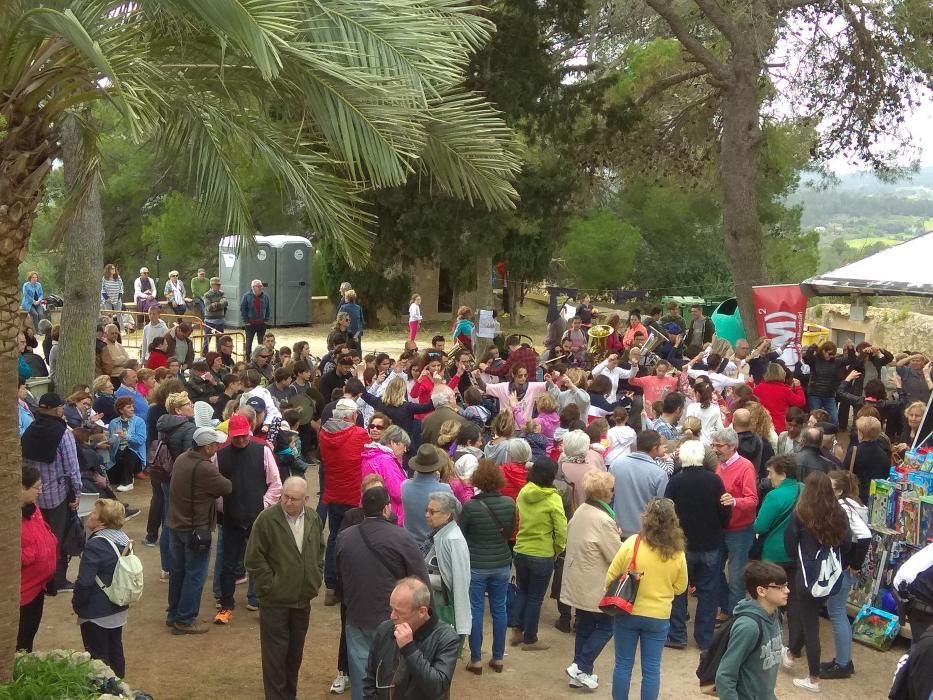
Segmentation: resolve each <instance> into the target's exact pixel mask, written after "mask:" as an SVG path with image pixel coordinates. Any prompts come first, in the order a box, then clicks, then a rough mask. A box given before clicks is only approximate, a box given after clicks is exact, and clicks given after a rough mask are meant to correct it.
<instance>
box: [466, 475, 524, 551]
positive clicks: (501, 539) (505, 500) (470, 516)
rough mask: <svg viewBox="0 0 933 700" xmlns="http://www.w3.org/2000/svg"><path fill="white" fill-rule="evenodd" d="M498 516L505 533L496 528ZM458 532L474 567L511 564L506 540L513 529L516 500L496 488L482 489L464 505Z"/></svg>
mask: <svg viewBox="0 0 933 700" xmlns="http://www.w3.org/2000/svg"><path fill="white" fill-rule="evenodd" d="M490 511H492V513H493V514H494V515H495V518H499V523H501V524H502V528H503V530H504V532H501V533H500V531H499V524H498V523H496V521H495V518H494V517H493V515H491V514H490ZM460 531H461V532H462V533H463V537H464V538H465V539H466V542H467V547H469V549H470V566H471V567H473V568H474V569H498V568H502V567H505V566H511V565H512V550H511V549H510V548H509V539H511V537H512V533H514V532H515V501H513V500H512V499H511V498H509V497H508V496H503V495H502V494H500V493H499V492H498V491H491V492H489V493H486V492H482V493H479V494H477V495H476V496H474V497H473V498H471V499H470V500H469V501H467V502H466V503H464V504H463V511H462V512H461V513H460Z"/></svg>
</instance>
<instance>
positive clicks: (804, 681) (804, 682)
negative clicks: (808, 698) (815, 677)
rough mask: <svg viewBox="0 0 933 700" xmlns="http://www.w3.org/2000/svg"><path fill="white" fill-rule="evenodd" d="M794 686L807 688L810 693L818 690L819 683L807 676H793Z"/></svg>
mask: <svg viewBox="0 0 933 700" xmlns="http://www.w3.org/2000/svg"><path fill="white" fill-rule="evenodd" d="M794 686H795V687H797V688H803V689H804V690H809V691H810V692H811V693H818V692H820V684H819V683H814V682H813V681H811V680H810V679H809V678H795V679H794Z"/></svg>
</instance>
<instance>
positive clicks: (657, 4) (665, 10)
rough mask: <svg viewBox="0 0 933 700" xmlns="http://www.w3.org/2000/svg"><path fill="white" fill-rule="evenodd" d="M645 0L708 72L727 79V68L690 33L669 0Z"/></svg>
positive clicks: (721, 78)
mask: <svg viewBox="0 0 933 700" xmlns="http://www.w3.org/2000/svg"><path fill="white" fill-rule="evenodd" d="M645 2H646V3H647V4H648V6H649V7H650V8H651V9H653V10H654V11H655V12H657V13H658V14H659V15H661V17H663V18H664V20H665V21H666V22H667V24H668V26H669V27H670V28H671V31H672V32H674V35H675V36H676V37H677V39H678V40H679V41H680V43H681V44H683V46H684V48H685V49H686V50H687V51H688V52H690V53H691V54H692V55H693V56H695V57H696V59H697V60H698V61H699V62H700V63H702V64H703V65H704V66H706V68H707V69H708V70H709V72H710V73H712V74H713V75H714V76H716V77H717V78H718V79H720V80H724V81H727V80H729V77H730V76H729V70H728V69H727V68H726V66H725V65H724V64H723V63H722V62H721V61H720V60H719V59H718V58H716V57H715V56H714V55H713V54H712V52H711V51H710V50H709V49H707V48H706V47H705V46H704V45H703V42H701V41H700V40H699V39H697V38H696V37H695V36H694V35H693V34H691V32H690V29H688V28H687V23H686V22H685V21H684V19H683V17H681V16H680V15H679V14H677V12H676V11H675V10H674V6H673V5H672V4H671V3H670V0H645Z"/></svg>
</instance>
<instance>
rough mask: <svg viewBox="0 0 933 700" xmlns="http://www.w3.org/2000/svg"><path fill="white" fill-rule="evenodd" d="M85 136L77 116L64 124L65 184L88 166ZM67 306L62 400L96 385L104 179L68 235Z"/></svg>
mask: <svg viewBox="0 0 933 700" xmlns="http://www.w3.org/2000/svg"><path fill="white" fill-rule="evenodd" d="M81 139H82V137H81V132H80V131H79V130H78V128H77V125H76V123H75V120H74V119H73V118H72V117H68V118H66V120H65V121H64V122H63V123H62V157H63V159H64V162H65V172H64V175H65V186H66V187H67V188H71V187H73V186H74V183H75V179H76V177H77V175H76V173H77V172H78V171H79V170H80V169H81V168H82V167H83V163H82V161H81V159H82V153H83V143H82V140H81ZM64 243H65V245H64V249H65V250H66V251H67V258H68V260H67V264H66V266H65V293H64V296H65V306H64V308H63V309H62V323H61V331H60V334H59V337H60V338H61V340H60V341H59V348H58V362H57V364H56V369H55V375H56V376H55V390H56V391H57V392H58V393H59V394H61V395H62V396H66V395H67V394H69V393H70V392H71V387H73V386H75V385H77V384H91V383H92V382H93V381H94V342H95V329H96V327H97V319H98V317H99V316H100V276H101V269H102V268H103V254H104V253H103V251H104V226H103V223H102V221H101V212H100V176H99V174H98V175H95V176H94V179H93V181H92V183H91V186H90V189H89V190H88V194H87V199H86V200H85V201H84V202H83V203H82V205H81V206H80V209H79V211H78V212H77V215H76V216H75V219H74V221H73V222H72V224H71V225H70V226H69V227H68V229H67V230H66V232H65V241H64Z"/></svg>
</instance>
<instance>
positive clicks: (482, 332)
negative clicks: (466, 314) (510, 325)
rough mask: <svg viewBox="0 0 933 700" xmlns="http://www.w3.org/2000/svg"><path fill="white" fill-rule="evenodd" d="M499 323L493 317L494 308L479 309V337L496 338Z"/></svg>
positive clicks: (477, 334)
mask: <svg viewBox="0 0 933 700" xmlns="http://www.w3.org/2000/svg"><path fill="white" fill-rule="evenodd" d="M497 329H498V324H497V323H496V319H494V318H493V317H492V309H480V310H479V328H478V329H477V331H476V337H477V338H495V337H496V330H497Z"/></svg>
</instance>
